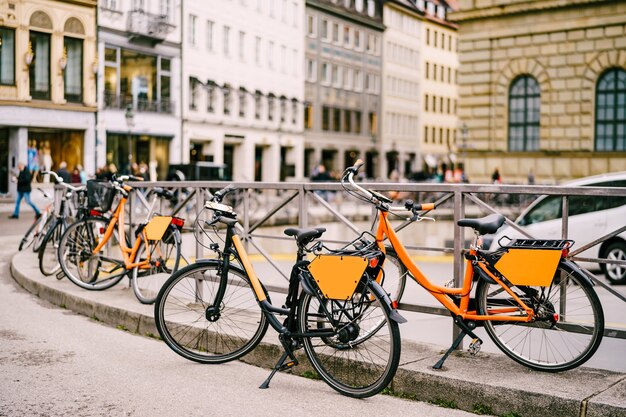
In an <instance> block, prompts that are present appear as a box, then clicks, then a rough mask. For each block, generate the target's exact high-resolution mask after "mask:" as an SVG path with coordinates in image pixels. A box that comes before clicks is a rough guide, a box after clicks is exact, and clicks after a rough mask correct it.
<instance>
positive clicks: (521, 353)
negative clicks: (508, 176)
mask: <svg viewBox="0 0 626 417" xmlns="http://www.w3.org/2000/svg"><path fill="white" fill-rule="evenodd" d="M362 165H363V162H362V161H357V163H356V164H355V165H354V166H353V167H350V168H348V169H347V170H346V171H345V172H344V175H343V177H342V181H341V183H342V185H343V187H344V189H345V190H346V191H347V192H348V193H349V194H351V195H352V196H354V197H356V198H357V199H359V200H361V201H365V202H368V203H371V204H373V205H374V206H376V208H377V217H378V218H377V221H378V226H377V230H376V243H377V245H378V247H379V248H380V249H381V250H382V251H384V252H387V260H389V259H391V260H392V261H393V262H394V264H395V268H387V264H386V265H385V267H384V270H385V274H384V275H382V276H380V277H379V280H380V281H382V282H380V283H381V284H382V285H383V288H385V289H386V290H387V291H388V292H391V294H390V295H391V298H392V299H393V300H395V302H397V301H398V300H399V298H400V297H401V295H402V292H403V291H404V286H405V281H406V277H407V275H408V276H410V277H411V278H412V279H413V280H414V281H415V282H417V283H418V284H419V285H420V286H422V287H423V288H424V289H426V291H428V292H429V293H430V294H431V295H432V296H433V297H435V299H437V300H438V301H439V302H440V303H441V304H442V305H443V306H444V307H445V308H446V309H448V310H449V311H450V314H451V315H452V317H453V319H454V323H455V324H456V325H457V326H458V327H459V329H460V334H459V335H458V337H457V338H456V339H455V340H454V342H453V343H452V346H451V347H450V348H449V349H448V351H447V352H446V353H445V354H444V355H443V357H442V358H441V359H440V360H439V361H438V362H437V363H436V364H435V365H434V368H435V369H439V368H441V366H442V365H443V363H444V361H445V359H446V358H447V357H448V355H449V354H450V353H451V352H452V351H453V350H454V349H456V348H457V347H458V346H459V344H460V343H461V341H462V339H463V338H464V337H465V336H466V335H469V336H471V337H472V338H473V340H472V342H471V343H470V345H469V351H470V353H472V354H476V353H478V351H479V350H480V347H481V345H482V340H481V339H480V338H479V337H478V336H477V335H476V334H475V333H474V329H475V328H476V327H477V326H479V325H480V326H483V327H484V328H485V330H486V332H487V334H488V335H489V337H490V338H491V339H492V340H493V342H494V343H495V344H496V346H497V347H498V348H499V349H500V350H502V351H503V352H504V353H505V354H506V355H508V356H509V357H510V358H512V359H513V360H515V361H517V362H519V363H521V364H522V365H525V366H527V367H529V368H532V369H536V370H539V371H549V372H556V371H564V370H568V369H572V368H575V367H577V366H580V365H581V364H583V363H584V362H585V361H587V360H588V359H589V358H590V357H591V356H592V355H593V354H594V352H595V351H596V349H597V348H598V346H599V345H600V342H601V340H602V336H603V333H604V313H603V311H602V306H601V304H600V301H599V299H598V296H597V295H596V293H595V291H594V289H593V283H592V281H591V280H590V279H589V277H588V276H587V275H585V273H584V272H583V271H582V270H581V269H580V268H579V267H578V266H577V265H576V264H575V263H574V262H572V261H570V260H568V259H567V258H566V257H567V254H568V249H569V248H570V247H571V245H572V244H573V241H571V240H533V239H521V240H508V241H507V242H501V248H500V249H498V250H496V251H485V250H483V249H482V248H481V239H480V236H481V235H483V234H487V233H495V232H496V230H498V229H499V228H500V226H502V224H503V223H504V221H505V219H504V217H503V216H501V215H499V214H491V215H489V216H486V217H483V218H479V219H462V220H459V221H458V222H457V224H458V225H459V226H461V227H471V228H472V229H474V234H475V237H474V241H473V244H472V245H471V247H470V250H469V251H468V252H467V253H466V254H465V275H464V280H463V285H462V286H461V287H448V286H440V285H436V284H433V283H432V282H431V281H430V280H429V279H428V277H427V276H426V275H424V273H423V272H422V271H421V270H420V268H419V267H418V266H417V265H416V264H415V263H414V262H413V260H412V259H411V256H410V255H409V253H408V251H407V249H406V248H405V246H404V245H403V244H402V242H401V241H400V239H399V238H398V235H397V234H396V231H395V230H394V228H393V226H392V225H391V221H390V219H389V216H390V214H393V208H392V207H391V200H390V199H388V198H387V197H385V196H383V195H381V194H379V193H377V192H375V191H372V190H366V189H364V188H363V187H361V186H360V185H358V184H356V183H355V182H354V175H355V174H357V173H358V170H359V168H360V167H361V166H362ZM405 209H406V210H408V211H410V212H411V213H412V215H413V217H412V218H411V220H413V221H417V222H419V221H421V220H423V219H424V217H423V214H422V213H424V212H427V211H430V210H434V209H435V205H434V204H415V203H413V202H412V201H407V202H406V204H405ZM386 241H388V245H385V242H386ZM390 271H394V272H393V273H392V272H390ZM475 283H476V284H475ZM474 284H475V288H474ZM390 287H393V288H390ZM390 290H391V291H390ZM472 295H473V296H472Z"/></svg>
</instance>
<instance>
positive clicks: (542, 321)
mask: <svg viewBox="0 0 626 417" xmlns="http://www.w3.org/2000/svg"><path fill="white" fill-rule="evenodd" d="M511 290H513V292H515V294H516V295H517V296H518V297H520V299H522V301H524V303H525V304H526V305H527V306H529V307H531V308H532V309H533V310H534V311H535V314H536V315H537V319H536V320H535V321H534V322H532V323H520V322H506V321H505V322H498V321H485V322H484V326H485V330H486V331H487V334H489V337H490V338H491V339H492V340H493V341H494V343H495V344H496V345H497V346H498V347H499V348H500V349H501V350H502V351H503V352H504V353H505V354H506V355H508V356H509V357H510V358H512V359H513V360H515V361H516V362H518V363H521V364H522V365H525V366H527V367H529V368H532V369H536V370H538V371H546V372H558V371H565V370H568V369H572V368H575V367H577V366H580V365H582V364H583V363H585V362H586V361H587V360H588V359H589V358H590V357H591V356H592V355H593V354H594V352H595V351H596V349H597V348H598V346H599V345H600V341H601V340H602V336H603V333H604V313H603V311H602V306H601V304H600V300H599V299H598V296H597V295H596V293H595V291H594V290H593V288H592V287H591V286H589V285H588V284H587V283H586V282H585V279H584V278H583V277H581V276H580V273H579V272H577V271H575V270H573V269H571V268H569V267H566V266H565V265H563V264H562V265H560V266H559V268H558V269H557V271H556V274H555V278H554V282H553V283H552V285H551V286H550V287H528V286H512V287H511ZM476 301H477V303H478V310H479V312H480V314H482V315H491V314H497V310H500V311H502V310H503V309H505V308H507V307H517V306H518V304H517V303H516V302H515V301H514V300H513V299H512V298H511V296H510V295H509V294H508V293H506V292H505V291H504V289H503V288H502V287H500V286H499V285H497V284H490V283H488V282H487V281H486V280H483V279H481V280H480V281H479V283H478V286H477V288H476ZM511 310H512V309H511ZM500 314H503V313H500ZM506 314H509V315H510V316H511V317H516V316H524V314H523V312H521V311H520V310H519V309H515V311H512V312H509V313H506Z"/></svg>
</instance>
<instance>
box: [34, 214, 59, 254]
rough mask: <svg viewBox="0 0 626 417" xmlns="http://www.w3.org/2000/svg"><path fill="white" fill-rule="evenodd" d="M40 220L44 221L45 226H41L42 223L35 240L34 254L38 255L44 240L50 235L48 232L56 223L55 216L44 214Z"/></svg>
mask: <svg viewBox="0 0 626 417" xmlns="http://www.w3.org/2000/svg"><path fill="white" fill-rule="evenodd" d="M40 218H41V219H42V220H41V221H43V222H44V224H43V225H41V223H40V228H39V229H38V231H36V232H35V237H34V238H33V252H37V253H38V252H39V248H40V247H41V244H42V243H43V239H44V238H45V236H46V235H47V234H48V231H49V230H50V228H51V227H52V226H54V224H55V223H56V216H54V215H53V216H48V215H46V214H42V217H40Z"/></svg>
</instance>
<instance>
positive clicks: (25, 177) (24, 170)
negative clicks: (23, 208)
mask: <svg viewBox="0 0 626 417" xmlns="http://www.w3.org/2000/svg"><path fill="white" fill-rule="evenodd" d="M17 169H18V170H19V171H20V172H19V174H18V176H17V178H15V177H14V180H15V181H17V200H16V201H15V210H14V211H13V214H12V215H11V216H9V219H19V218H20V204H22V198H23V199H25V200H26V202H27V203H28V205H29V206H31V207H32V208H33V210H35V217H36V218H40V217H41V213H40V212H39V209H38V208H37V206H35V205H34V204H33V202H32V201H30V192H31V191H32V188H31V185H30V183H31V181H32V179H33V178H32V176H31V173H30V170H29V169H28V167H27V166H26V164H24V163H23V162H20V163H18V164H17Z"/></svg>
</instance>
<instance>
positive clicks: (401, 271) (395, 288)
mask: <svg viewBox="0 0 626 417" xmlns="http://www.w3.org/2000/svg"><path fill="white" fill-rule="evenodd" d="M385 252H386V256H385V263H384V264H383V280H382V282H380V283H379V284H380V285H381V286H382V287H383V288H384V289H385V292H386V293H387V294H389V297H390V298H391V299H392V300H396V301H398V302H400V298H402V294H404V287H405V286H406V278H407V276H411V275H410V273H409V271H408V269H407V268H406V266H404V264H403V263H402V261H401V260H400V258H399V257H398V254H396V251H395V249H393V247H391V246H385Z"/></svg>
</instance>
